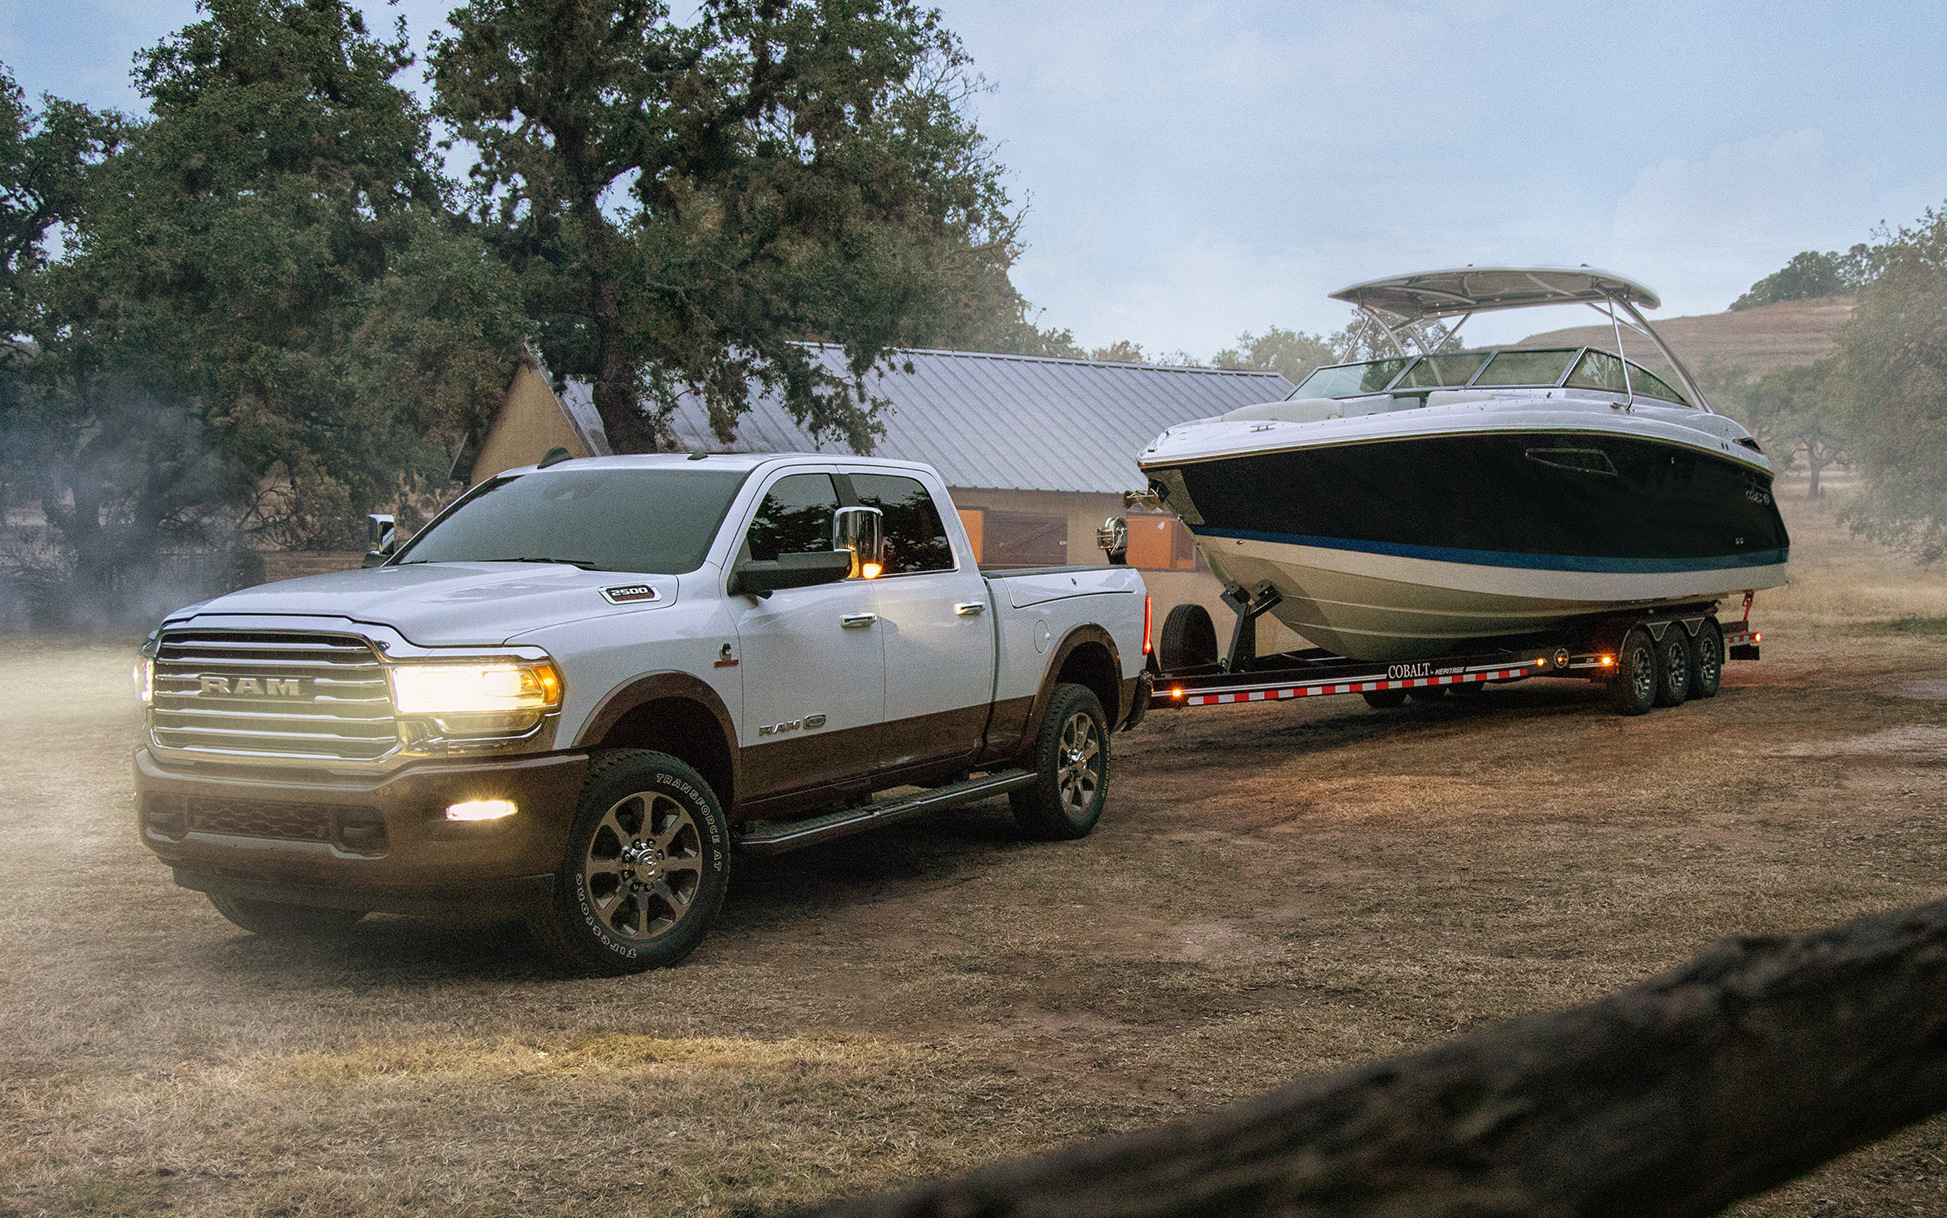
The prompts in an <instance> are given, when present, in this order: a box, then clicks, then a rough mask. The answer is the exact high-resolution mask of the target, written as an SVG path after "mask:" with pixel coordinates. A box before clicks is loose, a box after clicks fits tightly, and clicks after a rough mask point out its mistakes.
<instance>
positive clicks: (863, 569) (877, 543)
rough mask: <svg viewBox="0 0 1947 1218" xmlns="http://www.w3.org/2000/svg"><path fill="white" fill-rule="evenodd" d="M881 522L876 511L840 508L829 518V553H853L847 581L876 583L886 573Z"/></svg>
mask: <svg viewBox="0 0 1947 1218" xmlns="http://www.w3.org/2000/svg"><path fill="white" fill-rule="evenodd" d="M884 520H885V513H883V512H881V511H880V510H879V509H878V508H875V507H842V508H839V509H838V512H837V514H836V515H834V516H833V517H832V549H834V550H850V551H851V552H852V574H851V575H850V577H849V578H851V579H859V578H861V577H863V578H865V579H876V578H878V575H879V573H880V572H881V571H883V570H885V569H886V546H885V538H884V536H883V533H882V530H881V526H882V525H883V523H884Z"/></svg>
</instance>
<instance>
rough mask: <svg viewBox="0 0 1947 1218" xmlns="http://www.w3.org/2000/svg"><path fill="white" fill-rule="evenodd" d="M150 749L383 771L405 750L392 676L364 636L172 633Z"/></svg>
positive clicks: (159, 659)
mask: <svg viewBox="0 0 1947 1218" xmlns="http://www.w3.org/2000/svg"><path fill="white" fill-rule="evenodd" d="M151 710H152V716H151V727H150V739H151V740H152V741H153V743H154V744H155V745H156V746H157V747H158V748H164V749H171V750H175V751H179V752H184V753H200V754H206V755H210V756H221V757H286V758H302V759H309V760H317V761H376V760H378V759H379V758H382V757H384V756H385V755H386V754H388V753H390V752H392V751H393V750H394V749H396V748H397V747H398V746H399V731H398V726H397V724H396V723H395V722H394V721H393V717H392V699H391V695H390V691H389V690H388V689H387V686H386V679H385V669H384V667H383V666H382V665H381V664H380V663H379V659H378V656H377V654H376V653H375V652H373V650H372V646H371V644H369V643H367V642H366V641H365V640H364V639H362V638H359V637H357V636H356V635H344V634H311V633H271V632H268V631H266V632H258V631H243V630H171V631H165V632H164V633H163V635H162V637H161V639H160V640H159V646H158V650H157V652H156V659H155V697H154V701H153V702H152V704H151Z"/></svg>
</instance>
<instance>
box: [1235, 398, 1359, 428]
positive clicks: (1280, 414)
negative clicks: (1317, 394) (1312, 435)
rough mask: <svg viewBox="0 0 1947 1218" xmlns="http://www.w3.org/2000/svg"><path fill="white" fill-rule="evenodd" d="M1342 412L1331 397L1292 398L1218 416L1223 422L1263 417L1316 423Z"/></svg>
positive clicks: (1276, 420)
mask: <svg viewBox="0 0 1947 1218" xmlns="http://www.w3.org/2000/svg"><path fill="white" fill-rule="evenodd" d="M1341 413H1343V406H1342V404H1341V403H1340V402H1338V401H1337V400H1335V399H1333V398H1292V399H1290V400H1288V401H1283V402H1260V403H1258V404H1257V405H1255V406H1239V407H1238V408H1237V409H1236V410H1232V411H1229V412H1227V413H1225V414H1223V415H1222V416H1220V417H1221V418H1222V419H1223V420H1224V421H1225V422H1227V423H1230V422H1240V421H1249V420H1253V419H1263V420H1265V421H1266V422H1271V423H1316V422H1318V421H1319V420H1321V419H1330V418H1334V417H1336V416H1338V415H1339V414H1341Z"/></svg>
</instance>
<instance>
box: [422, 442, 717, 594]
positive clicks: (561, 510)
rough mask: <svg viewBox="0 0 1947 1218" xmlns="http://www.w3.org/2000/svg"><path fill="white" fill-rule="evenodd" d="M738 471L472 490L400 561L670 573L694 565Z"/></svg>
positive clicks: (535, 476) (574, 473) (586, 474)
mask: <svg viewBox="0 0 1947 1218" xmlns="http://www.w3.org/2000/svg"><path fill="white" fill-rule="evenodd" d="M746 476H747V475H746V472H745V471H743V470H725V469H587V468H583V469H552V470H536V471H535V472H533V473H529V474H519V475H515V476H512V477H505V476H503V477H499V478H493V479H490V480H489V481H486V482H483V483H481V484H480V485H479V486H477V487H475V488H474V489H473V490H472V491H469V492H468V493H467V495H466V497H465V498H464V499H462V500H460V502H459V503H458V504H457V505H456V506H455V507H454V508H453V509H452V511H450V512H448V513H447V514H446V515H445V516H443V517H441V518H440V519H439V520H437V521H435V522H434V523H433V524H432V525H430V526H428V527H427V528H426V529H425V530H423V531H422V532H421V533H420V534H419V536H417V537H415V538H413V539H412V541H411V542H410V543H409V544H408V545H407V546H406V548H405V550H404V551H403V552H402V553H401V555H400V558H399V560H398V561H400V562H401V563H417V562H562V563H572V564H574V565H576V566H582V567H588V568H590V569H592V570H598V571H632V572H640V573H642V574H645V575H680V574H682V573H684V572H686V571H694V570H696V569H697V568H698V567H699V566H701V565H703V558H704V555H706V554H708V553H709V551H710V542H711V541H712V540H713V539H714V538H715V537H716V535H717V526H718V525H719V524H721V523H722V522H723V516H724V513H725V512H727V511H729V510H730V501H731V500H732V499H734V498H735V497H736V495H737V488H738V487H740V486H742V485H743V484H744V478H745V477H746Z"/></svg>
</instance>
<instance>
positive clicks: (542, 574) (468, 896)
mask: <svg viewBox="0 0 1947 1218" xmlns="http://www.w3.org/2000/svg"><path fill="white" fill-rule="evenodd" d="M374 525H375V530H374V531H375V536H376V546H375V551H374V553H373V554H372V555H371V556H369V557H368V560H367V566H368V569H366V570H361V571H348V572H342V573H339V574H335V575H321V576H312V577H310V578H306V579H297V580H290V581H287V582H284V583H278V584H270V585H265V586H263V587H257V588H250V589H246V590H244V591H240V592H234V593H231V594H229V595H227V596H222V597H218V598H216V599H214V600H210V601H206V602H203V603H201V604H198V605H192V606H190V607H188V608H186V609H182V610H179V611H178V612H176V613H175V614H172V615H171V616H170V617H169V618H168V619H167V620H166V621H165V622H164V623H163V624H162V626H160V627H159V628H158V629H157V630H156V632H155V633H154V634H153V635H152V636H150V639H149V641H148V643H147V645H146V646H145V647H144V649H143V658H142V661H141V663H140V665H139V666H138V668H137V671H136V681H137V687H138V696H139V697H140V698H141V699H142V701H143V702H144V703H145V704H146V706H147V714H146V737H147V738H146V740H145V741H144V743H143V746H142V747H141V748H140V749H139V750H138V751H137V753H136V755H135V772H136V792H137V802H138V808H139V820H140V832H141V836H142V841H143V842H144V844H145V845H147V846H148V847H149V849H151V850H153V851H154V852H155V853H156V854H157V855H158V856H160V857H161V858H162V860H163V861H164V862H166V863H168V864H169V865H170V866H171V867H172V868H173V869H174V871H175V879H176V882H177V883H178V884H181V885H183V886H184V887H186V888H191V889H195V890H199V891H202V892H205V893H207V894H209V897H210V900H211V901H212V903H214V904H215V906H216V908H217V909H218V910H220V911H221V912H222V913H223V914H224V915H225V916H226V917H228V918H229V919H230V920H231V921H233V922H235V923H237V924H238V925H239V926H242V927H243V928H245V929H246V930H249V931H253V932H256V933H259V934H266V935H280V934H281V935H316V934H324V933H333V932H339V931H343V930H344V929H346V928H349V927H350V926H351V924H352V923H353V922H355V921H357V920H358V919H359V918H360V917H362V916H363V915H364V914H365V913H367V912H369V911H374V910H383V911H390V912H398V913H411V914H422V915H424V914H431V915H438V916H448V917H459V918H496V917H503V918H504V917H507V916H510V915H518V916H522V917H525V918H527V919H528V920H529V922H530V925H532V926H533V928H534V930H535V932H536V934H537V936H538V937H539V938H540V939H541V940H542V942H543V943H544V944H545V945H547V946H548V947H549V948H550V949H551V950H552V951H553V952H555V953H556V954H558V955H559V956H561V957H562V958H564V959H565V960H566V961H567V962H569V963H570V964H571V965H573V966H575V967H578V968H582V969H589V970H595V971H606V972H629V971H634V970H637V969H643V968H650V967H654V966H656V965H662V964H669V963H672V962H674V961H676V960H680V959H681V958H682V957H684V956H685V955H687V954H688V953H689V952H690V950H691V949H692V948H694V947H695V945H696V943H697V942H698V940H699V939H700V938H701V937H702V935H703V933H704V931H705V929H706V928H707V926H708V924H709V922H710V920H711V918H712V917H713V916H714V915H715V913H716V911H717V909H718V907H719V906H720V905H721V903H722V901H723V897H724V892H725V888H726V885H727V883H728V879H729V873H730V864H731V859H732V857H733V856H734V855H735V854H736V853H737V852H738V851H739V850H743V851H752V852H756V851H776V850H783V849H789V848H791V847H794V846H799V845H804V844H808V843H810V842H814V841H820V840H823V839H826V838H829V837H834V836H838V835H842V834H845V833H850V832H856V831H858V830H861V829H865V828H869V827H872V826H875V825H883V824H887V823H890V822H893V821H896V820H900V819H903V818H905V817H907V816H911V815H916V814H918V813H920V812H924V811H927V810H930V809H935V808H940V807H944V806H948V805H951V804H956V803H965V802H970V801H972V800H977V799H985V798H991V797H993V796H997V795H1000V794H1006V795H1008V796H1009V797H1010V799H1011V801H1012V804H1013V809H1014V814H1015V817H1016V818H1017V820H1018V821H1019V823H1020V825H1021V827H1022V828H1023V829H1024V830H1026V831H1027V832H1029V833H1031V834H1034V835H1036V836H1040V837H1047V838H1072V837H1080V836H1082V835H1083V834H1086V833H1088V832H1089V830H1090V829H1092V828H1093V827H1094V825H1095V821H1096V818H1097V817H1098V816H1099V815H1100V814H1101V810H1102V804H1103V800H1104V797H1105V796H1106V794H1107V791H1108V782H1109V776H1110V768H1109V733H1110V732H1111V731H1113V730H1115V729H1117V728H1119V727H1121V728H1126V727H1131V726H1133V725H1134V724H1135V722H1136V721H1137V720H1138V719H1139V718H1141V716H1142V714H1143V712H1144V709H1145V708H1146V707H1147V705H1148V702H1149V698H1148V694H1149V690H1148V688H1147V685H1146V682H1147V677H1146V675H1145V655H1146V653H1147V652H1148V649H1149V620H1148V617H1149V608H1148V605H1149V598H1148V597H1147V595H1146V594H1145V592H1144V589H1143V585H1142V580H1141V577H1140V576H1138V575H1137V574H1136V572H1134V571H1133V570H1131V569H1129V568H1127V567H1120V566H1100V567H1047V568H1035V569H1016V570H1009V571H1002V572H994V571H989V572H982V571H981V570H980V569H979V568H978V567H977V565H976V564H975V562H974V560H973V554H972V551H971V549H970V548H969V546H968V543H967V538H966V535H965V532H964V531H963V530H962V528H961V526H960V519H959V516H958V514H957V513H956V512H955V511H954V510H953V507H952V503H951V501H950V500H949V498H948V497H947V494H946V489H945V487H944V486H943V485H942V484H941V482H940V480H939V477H938V475H937V474H935V473H934V472H933V471H932V470H931V469H930V468H928V467H927V466H924V465H915V464H910V463H903V462H894V461H883V460H876V459H871V458H855V457H847V458H834V457H832V456H828V455H827V456H819V455H806V454H796V455H783V456H752V455H709V456H705V455H701V454H698V455H693V456H689V457H684V456H626V457H603V458H594V459H588V460H578V461H560V462H557V463H554V464H552V465H550V464H547V463H543V464H542V465H541V466H536V467H528V468H524V469H518V470H512V471H509V472H508V473H505V474H502V475H499V476H498V477H495V478H492V479H490V480H488V481H486V482H483V483H482V484H480V485H479V486H476V487H474V488H473V489H472V490H471V491H469V492H468V493H467V494H466V495H464V496H463V497H462V498H461V499H460V500H459V501H458V502H456V503H455V504H454V505H453V506H452V507H451V508H449V509H447V510H446V511H445V512H443V513H441V514H440V515H439V516H438V517H437V518H436V519H434V520H433V521H432V522H431V523H430V524H429V525H428V526H427V527H426V528H424V529H422V530H421V531H420V532H419V534H418V535H417V536H415V537H413V538H412V540H411V541H410V542H408V543H407V544H405V545H404V546H401V547H395V546H394V544H393V541H392V538H391V536H390V528H389V522H386V521H385V520H384V518H379V517H375V518H374ZM381 529H383V533H381V532H380V530H381Z"/></svg>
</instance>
